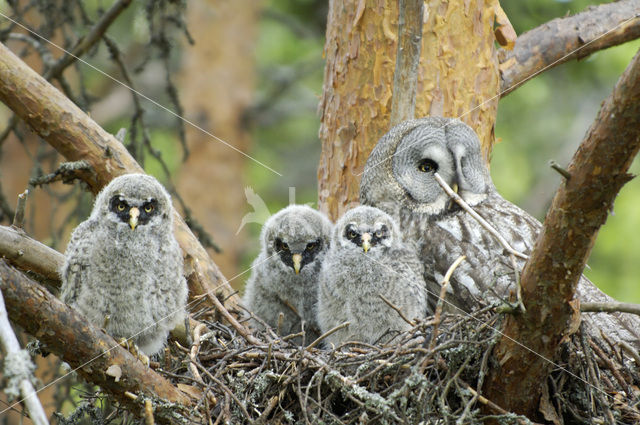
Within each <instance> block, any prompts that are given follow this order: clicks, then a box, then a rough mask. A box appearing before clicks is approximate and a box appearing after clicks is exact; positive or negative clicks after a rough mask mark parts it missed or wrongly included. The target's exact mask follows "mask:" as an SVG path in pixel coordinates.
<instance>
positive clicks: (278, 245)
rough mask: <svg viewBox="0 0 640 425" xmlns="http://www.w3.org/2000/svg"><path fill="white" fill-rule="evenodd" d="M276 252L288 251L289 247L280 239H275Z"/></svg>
mask: <svg viewBox="0 0 640 425" xmlns="http://www.w3.org/2000/svg"><path fill="white" fill-rule="evenodd" d="M276 250H277V251H289V245H287V244H286V243H285V242H282V239H280V238H278V239H276Z"/></svg>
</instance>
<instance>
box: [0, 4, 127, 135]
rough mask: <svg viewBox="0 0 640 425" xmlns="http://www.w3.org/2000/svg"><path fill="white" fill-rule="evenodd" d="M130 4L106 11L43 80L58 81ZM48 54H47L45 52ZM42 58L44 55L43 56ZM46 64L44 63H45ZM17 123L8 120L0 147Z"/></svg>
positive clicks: (115, 5)
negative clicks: (56, 79) (55, 79)
mask: <svg viewBox="0 0 640 425" xmlns="http://www.w3.org/2000/svg"><path fill="white" fill-rule="evenodd" d="M130 4H131V0H118V1H116V2H115V3H114V4H113V5H112V6H111V7H110V8H109V10H107V11H106V12H105V13H104V14H103V15H102V17H101V18H100V19H99V20H98V22H96V23H95V25H94V26H93V27H92V28H91V29H90V30H89V32H88V33H87V34H86V35H85V36H84V37H82V38H81V39H80V40H78V42H77V43H76V45H75V46H73V48H72V49H71V52H70V53H71V54H65V55H64V56H62V57H61V58H60V59H58V60H57V61H56V62H54V63H53V64H52V65H51V67H50V68H49V69H47V70H46V71H45V73H44V75H43V77H44V79H45V80H47V81H51V79H53V78H58V79H60V77H61V75H62V72H63V71H64V70H65V69H67V67H69V65H71V64H73V63H74V62H75V61H76V60H77V59H78V57H80V56H82V55H83V54H85V53H86V52H87V51H88V50H89V49H90V48H91V47H93V45H95V43H97V42H98V41H99V40H101V39H102V37H103V36H104V33H105V32H106V31H107V29H108V28H109V27H110V26H111V24H112V23H113V21H115V20H116V18H117V17H118V16H120V13H122V11H124V10H125V9H126V8H127V7H128V6H129V5H130ZM46 54H48V52H46ZM43 56H44V55H43ZM43 59H44V57H43ZM45 63H46V61H45ZM17 123H18V119H17V116H16V115H15V114H14V115H12V116H11V118H10V119H9V122H8V124H7V127H6V128H5V129H4V130H3V131H2V133H0V145H2V142H3V141H4V140H5V139H6V138H7V136H8V135H9V133H10V132H11V131H13V129H14V128H15V126H16V124H17Z"/></svg>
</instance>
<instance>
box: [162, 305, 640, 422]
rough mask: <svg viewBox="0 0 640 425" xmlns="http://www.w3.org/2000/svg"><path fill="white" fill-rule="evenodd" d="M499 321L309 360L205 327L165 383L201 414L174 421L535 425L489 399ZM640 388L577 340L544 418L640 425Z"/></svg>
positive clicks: (310, 355) (292, 348) (425, 327)
mask: <svg viewBox="0 0 640 425" xmlns="http://www.w3.org/2000/svg"><path fill="white" fill-rule="evenodd" d="M501 320H502V315H500V314H498V313H496V312H495V310H493V309H490V308H486V309H483V310H480V311H478V312H476V313H475V314H473V315H470V316H458V315H445V316H444V317H443V318H442V321H441V323H439V331H437V332H438V334H437V335H435V336H434V335H433V329H434V326H433V320H429V319H427V320H426V321H425V322H423V323H419V324H417V325H416V326H415V327H414V328H413V329H412V330H411V331H410V332H407V333H404V334H400V335H398V336H397V338H396V339H395V340H394V344H393V345H386V346H373V345H367V344H362V343H348V344H345V345H343V346H341V347H336V348H333V349H317V348H311V349H305V348H304V347H300V346H297V345H294V344H293V343H291V342H289V341H290V339H287V337H284V338H278V337H277V336H276V335H275V334H274V333H273V332H270V331H269V332H261V333H260V332H259V333H256V334H255V336H256V337H257V338H259V339H261V340H262V341H265V343H264V345H260V346H256V345H250V344H248V343H247V342H246V340H245V338H243V337H242V336H240V335H239V334H238V333H236V332H235V330H234V329H233V328H230V327H226V326H225V325H223V324H221V323H219V322H217V321H215V322H214V321H212V322H206V321H203V323H206V325H207V327H208V329H205V328H204V327H201V329H196V330H195V332H194V341H193V345H192V346H191V347H188V348H181V347H178V346H177V345H176V346H175V347H174V348H172V351H173V354H174V355H172V356H171V357H170V359H172V360H171V361H169V360H167V361H166V362H165V367H161V368H159V369H158V372H160V373H161V374H164V375H165V376H166V377H167V378H168V379H170V380H172V382H174V384H176V385H178V386H179V387H180V389H181V390H183V391H185V392H187V393H189V394H190V395H191V396H192V397H193V398H194V404H195V408H193V409H190V410H189V411H188V412H184V411H182V412H181V413H178V411H177V410H176V411H173V414H174V419H176V420H177V419H178V416H180V415H182V418H183V419H184V421H185V422H188V423H203V424H205V423H212V424H218V423H233V424H244V423H269V424H298V423H304V424H316V423H327V424H356V423H380V424H396V423H398V424H400V423H413V424H418V423H425V424H440V423H442V424H445V423H452V424H453V423H456V424H475V423H482V422H483V420H485V419H487V418H489V417H492V418H495V419H497V420H498V423H502V424H512V423H532V422H530V421H529V420H528V419H526V418H524V417H522V416H518V415H516V414H513V413H509V412H506V411H504V410H502V409H501V408H500V407H499V406H496V405H494V404H493V403H492V402H491V401H490V400H487V399H486V398H484V397H482V395H481V388H482V384H483V379H484V376H485V373H486V371H487V369H488V366H489V362H490V361H491V356H490V353H491V349H492V348H493V345H494V343H495V342H496V340H497V338H498V337H499V334H498V332H497V330H496V329H500V328H501V323H500V321H501ZM203 329H204V332H202V333H200V331H202V330H203ZM308 342H309V341H307V343H308ZM605 345H606V346H605ZM639 383H640V374H639V373H638V369H637V365H636V364H635V362H634V361H632V359H631V358H630V357H628V356H627V355H626V352H624V351H623V350H621V349H620V348H619V347H618V346H614V345H612V344H609V343H608V342H607V340H606V338H605V339H603V340H602V341H592V340H590V339H589V338H588V337H586V336H584V335H583V334H582V332H577V333H576V334H574V335H573V336H572V337H571V338H569V339H568V341H567V342H565V343H564V345H563V347H562V351H561V355H560V356H559V357H558V359H557V360H556V366H554V370H553V372H552V374H551V376H550V377H549V379H548V381H547V382H546V385H545V391H544V395H543V397H542V400H541V402H540V414H541V418H542V417H544V419H546V420H547V421H549V422H551V423H556V424H562V423H564V424H582V423H584V424H592V423H603V424H609V423H611V424H614V423H615V424H635V423H640V409H639V403H640V391H639V389H638V384H639Z"/></svg>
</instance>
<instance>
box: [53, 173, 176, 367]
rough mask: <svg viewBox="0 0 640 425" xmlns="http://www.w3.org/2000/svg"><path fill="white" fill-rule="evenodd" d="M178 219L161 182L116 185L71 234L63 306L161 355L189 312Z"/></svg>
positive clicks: (137, 177)
mask: <svg viewBox="0 0 640 425" xmlns="http://www.w3.org/2000/svg"><path fill="white" fill-rule="evenodd" d="M172 214H173V212H172V208H171V198H170V197H169V194H168V193H167V192H166V190H165V189H164V188H163V187H162V185H161V184H160V183H159V182H158V181H157V180H156V179H155V178H153V177H151V176H148V175H145V174H127V175H123V176H120V177H117V178H115V179H113V180H112V181H111V183H109V184H108V185H107V186H106V187H105V188H104V189H103V190H102V191H101V192H100V193H99V194H98V196H97V198H96V200H95V203H94V206H93V210H92V212H91V215H90V216H89V218H88V219H87V220H86V221H84V222H82V223H80V225H78V227H76V229H75V230H74V231H73V234H72V235H71V240H70V242H69V245H68V246H67V250H66V253H65V262H64V265H63V266H62V269H61V271H60V273H61V275H62V290H61V298H62V300H63V301H64V302H65V303H67V304H69V305H70V306H72V307H74V308H75V309H77V310H78V311H80V312H81V313H82V314H84V315H85V316H86V317H87V318H88V319H89V322H90V323H92V324H93V325H95V326H100V327H102V326H104V327H105V329H106V331H107V332H108V333H109V334H111V335H112V336H114V337H115V338H127V339H128V338H132V340H133V342H134V343H135V344H136V345H137V346H138V348H139V349H140V350H141V351H142V352H143V353H144V354H146V355H152V354H155V353H157V352H158V351H160V350H161V349H162V347H163V346H164V344H165V342H166V340H167V335H168V334H169V331H171V330H172V329H173V328H174V327H175V326H176V325H177V324H178V323H180V322H181V321H182V320H183V319H184V317H185V314H186V313H185V305H186V302H187V283H186V280H185V278H184V276H183V275H182V269H183V263H182V253H181V251H180V247H179V246H178V242H177V241H176V239H175V238H174V236H173V217H172Z"/></svg>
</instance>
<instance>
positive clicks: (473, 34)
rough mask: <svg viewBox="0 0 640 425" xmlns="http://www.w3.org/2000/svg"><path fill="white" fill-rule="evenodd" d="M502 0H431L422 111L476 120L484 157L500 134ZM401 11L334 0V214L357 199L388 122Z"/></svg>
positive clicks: (323, 182)
mask: <svg viewBox="0 0 640 425" xmlns="http://www.w3.org/2000/svg"><path fill="white" fill-rule="evenodd" d="M495 4H497V3H495ZM495 4H494V2H491V3H487V2H484V1H478V0H472V1H463V0H450V1H444V0H430V1H427V2H426V3H425V18H424V24H423V34H422V55H421V60H420V65H419V71H418V96H417V98H416V102H415V114H416V116H417V117H421V116H426V115H436V116H454V117H460V119H462V120H463V121H464V122H466V123H467V124H469V125H470V126H471V127H473V128H474V129H475V130H476V132H477V133H478V135H479V137H480V140H481V141H482V147H483V152H484V155H485V159H488V158H489V155H490V153H491V146H492V145H493V142H494V134H493V129H494V123H495V117H496V109H497V100H498V99H497V94H498V89H499V78H498V61H497V57H496V51H495V47H494V41H495V38H494V34H493V23H494V16H495V13H494V6H495ZM397 16H398V5H397V1H394V0H346V1H336V0H332V1H330V3H329V16H328V24H327V35H326V44H325V49H324V54H325V58H326V67H325V75H324V87H323V95H322V99H321V101H320V106H319V110H320V113H321V124H320V131H319V135H320V139H321V141H322V156H321V158H320V166H319V169H318V181H319V183H318V185H319V186H318V195H319V200H320V207H321V209H322V210H323V211H325V212H327V213H328V214H329V215H330V216H331V217H332V218H334V219H335V218H336V217H337V216H339V215H340V214H341V213H342V212H343V211H345V210H346V209H348V208H349V206H350V205H352V204H353V203H356V202H357V200H358V192H359V184H360V173H362V169H363V167H364V163H365V162H366V159H367V157H368V156H369V153H370V152H371V150H372V149H373V147H374V146H375V144H376V143H377V141H378V139H379V138H380V136H382V135H383V134H384V133H385V132H387V131H388V130H389V117H390V110H391V103H392V102H391V98H392V90H393V75H394V69H395V63H396V60H395V58H396V46H397Z"/></svg>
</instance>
